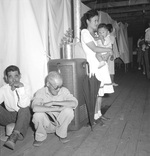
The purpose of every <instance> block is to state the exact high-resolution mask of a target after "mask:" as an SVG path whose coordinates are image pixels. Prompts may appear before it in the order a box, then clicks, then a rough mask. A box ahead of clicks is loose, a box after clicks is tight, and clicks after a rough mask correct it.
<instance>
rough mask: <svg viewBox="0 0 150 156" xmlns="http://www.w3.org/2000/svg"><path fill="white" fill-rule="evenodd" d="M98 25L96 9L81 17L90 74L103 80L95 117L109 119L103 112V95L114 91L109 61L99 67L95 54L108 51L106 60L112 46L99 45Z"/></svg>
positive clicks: (82, 39)
mask: <svg viewBox="0 0 150 156" xmlns="http://www.w3.org/2000/svg"><path fill="white" fill-rule="evenodd" d="M97 27H98V12H97V11H95V10H89V11H88V12H86V13H85V14H84V15H83V17H82V18H81V43H82V47H83V50H84V52H85V54H86V59H87V62H88V63H89V65H90V75H94V74H95V76H96V78H97V79H98V80H99V81H101V85H100V88H99V91H98V96H97V102H96V107H95V115H94V119H95V120H97V119H99V118H101V119H103V120H107V118H106V117H104V116H102V114H101V103H102V97H103V96H104V94H105V93H113V92H114V89H113V86H112V83H111V79H110V75H109V71H108V64H107V62H106V63H105V65H104V66H103V67H101V68H100V69H99V68H98V67H99V61H98V60H97V58H96V56H95V54H96V53H103V52H104V51H105V52H107V53H106V54H105V55H103V59H104V60H106V58H107V57H108V55H110V52H112V50H111V48H104V47H98V46H97V44H96V41H95V40H94V36H95V32H96V31H97Z"/></svg>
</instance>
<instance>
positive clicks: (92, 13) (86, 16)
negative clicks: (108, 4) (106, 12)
mask: <svg viewBox="0 0 150 156" xmlns="http://www.w3.org/2000/svg"><path fill="white" fill-rule="evenodd" d="M94 16H98V12H97V11H96V10H89V11H87V12H86V13H85V14H84V15H83V16H82V18H81V27H80V29H81V30H82V29H86V28H87V22H86V20H90V19H91V18H92V17H94Z"/></svg>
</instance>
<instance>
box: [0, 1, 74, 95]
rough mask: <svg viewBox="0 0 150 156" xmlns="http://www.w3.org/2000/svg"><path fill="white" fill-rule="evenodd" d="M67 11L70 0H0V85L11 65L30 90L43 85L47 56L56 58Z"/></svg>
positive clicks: (68, 20) (66, 25)
mask: <svg viewBox="0 0 150 156" xmlns="http://www.w3.org/2000/svg"><path fill="white" fill-rule="evenodd" d="M70 10H71V0H55V1H54V0H0V50H1V52H0V86H2V85H3V83H4V81H3V71H4V69H5V68H6V67H7V66H9V65H12V64H13V65H17V66H18V67H19V68H20V70H21V73H22V80H23V81H24V82H26V83H28V84H29V85H30V86H31V88H32V93H35V91H37V89H39V88H41V87H43V86H44V79H45V76H46V75H47V61H48V57H47V55H50V56H51V57H52V58H59V55H60V54H59V43H60V40H61V38H62V36H63V34H64V32H65V31H66V30H67V29H68V28H69V27H70V26H71V11H70Z"/></svg>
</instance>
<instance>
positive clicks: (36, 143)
mask: <svg viewBox="0 0 150 156" xmlns="http://www.w3.org/2000/svg"><path fill="white" fill-rule="evenodd" d="M43 142H44V141H37V140H34V142H33V146H35V147H39V146H41V145H42V144H43Z"/></svg>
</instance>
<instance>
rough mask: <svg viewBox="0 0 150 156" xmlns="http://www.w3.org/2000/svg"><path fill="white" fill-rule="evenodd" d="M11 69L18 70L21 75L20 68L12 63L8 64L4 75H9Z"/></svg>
mask: <svg viewBox="0 0 150 156" xmlns="http://www.w3.org/2000/svg"><path fill="white" fill-rule="evenodd" d="M11 71H13V72H14V71H18V73H19V75H20V70H19V68H18V67H17V66H14V65H10V66H8V67H7V68H6V69H5V71H4V75H6V76H8V73H9V72H11Z"/></svg>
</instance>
